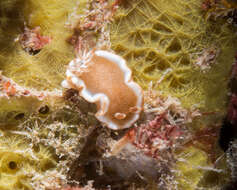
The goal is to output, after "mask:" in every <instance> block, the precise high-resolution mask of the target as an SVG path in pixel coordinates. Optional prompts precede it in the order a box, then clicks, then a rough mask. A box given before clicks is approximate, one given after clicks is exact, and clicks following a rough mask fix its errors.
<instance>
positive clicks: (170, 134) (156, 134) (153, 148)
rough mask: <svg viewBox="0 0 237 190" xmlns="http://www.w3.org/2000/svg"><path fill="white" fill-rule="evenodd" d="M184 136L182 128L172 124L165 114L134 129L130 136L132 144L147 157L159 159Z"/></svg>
mask: <svg viewBox="0 0 237 190" xmlns="http://www.w3.org/2000/svg"><path fill="white" fill-rule="evenodd" d="M182 134H183V132H182V130H181V128H180V127H179V126H177V125H172V124H170V123H169V122H168V120H167V119H166V116H165V114H164V115H159V116H156V118H155V119H154V120H152V121H150V122H149V123H148V124H142V125H140V126H138V127H135V128H133V129H132V130H131V131H130V132H129V134H128V135H129V138H130V141H131V143H132V144H133V145H135V146H136V147H137V148H138V149H141V150H142V151H143V152H144V153H145V154H146V155H148V156H152V157H158V156H159V152H161V151H163V150H165V149H168V148H170V147H173V146H174V145H175V143H176V141H177V139H179V137H180V136H181V135H182Z"/></svg>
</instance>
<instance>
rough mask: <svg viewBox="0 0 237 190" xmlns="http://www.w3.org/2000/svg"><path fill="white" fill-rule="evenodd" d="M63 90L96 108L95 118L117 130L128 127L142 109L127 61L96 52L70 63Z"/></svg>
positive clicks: (141, 101) (136, 85)
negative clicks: (93, 104)
mask: <svg viewBox="0 0 237 190" xmlns="http://www.w3.org/2000/svg"><path fill="white" fill-rule="evenodd" d="M62 86H63V87H64V88H74V89H77V90H78V91H79V94H80V96H82V97H83V98H84V99H85V100H87V101H88V102H92V103H95V104H96V106H97V113H96V118H97V119H98V120H99V121H101V122H103V123H105V124H106V125H107V127H109V128H111V129H114V130H118V129H124V128H128V127H130V126H131V125H132V124H133V123H134V122H135V121H136V120H137V119H138V118H139V114H140V112H141V110H142V106H143V93H142V89H141V88H140V86H139V85H138V84H137V83H135V82H134V81H133V80H132V73H131V70H130V69H129V68H128V67H127V65H126V61H125V60H124V59H123V58H121V57H120V56H118V55H115V54H113V53H110V52H108V51H102V50H97V51H95V52H93V53H90V54H88V56H85V55H84V56H83V58H77V59H75V60H73V61H71V62H70V63H69V65H68V68H67V71H66V80H64V81H63V82H62Z"/></svg>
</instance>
